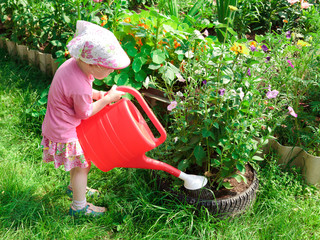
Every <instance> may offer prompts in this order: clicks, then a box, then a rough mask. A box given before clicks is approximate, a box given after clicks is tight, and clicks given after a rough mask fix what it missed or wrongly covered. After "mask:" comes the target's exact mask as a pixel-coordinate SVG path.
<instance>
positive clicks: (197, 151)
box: [193, 145, 206, 166]
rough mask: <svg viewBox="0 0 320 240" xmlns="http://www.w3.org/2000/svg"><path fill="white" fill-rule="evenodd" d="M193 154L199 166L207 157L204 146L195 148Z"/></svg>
mask: <svg viewBox="0 0 320 240" xmlns="http://www.w3.org/2000/svg"><path fill="white" fill-rule="evenodd" d="M193 154H194V156H195V158H196V161H197V164H198V165H199V166H201V165H202V160H203V159H204V158H205V156H206V152H205V151H204V150H203V148H202V146H200V145H198V146H196V147H195V149H194V151H193Z"/></svg>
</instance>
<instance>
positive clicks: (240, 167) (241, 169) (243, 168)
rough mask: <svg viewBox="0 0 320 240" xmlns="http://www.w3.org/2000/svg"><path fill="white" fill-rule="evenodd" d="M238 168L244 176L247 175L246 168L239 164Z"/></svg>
mask: <svg viewBox="0 0 320 240" xmlns="http://www.w3.org/2000/svg"><path fill="white" fill-rule="evenodd" d="M236 167H237V169H238V170H239V171H240V172H241V173H242V174H245V172H246V168H245V167H244V166H243V165H242V164H240V163H237V164H236Z"/></svg>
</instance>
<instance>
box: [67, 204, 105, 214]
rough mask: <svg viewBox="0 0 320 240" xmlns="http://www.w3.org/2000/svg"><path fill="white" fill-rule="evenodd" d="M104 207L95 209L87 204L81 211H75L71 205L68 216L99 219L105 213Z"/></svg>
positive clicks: (95, 207)
mask: <svg viewBox="0 0 320 240" xmlns="http://www.w3.org/2000/svg"><path fill="white" fill-rule="evenodd" d="M106 211H107V210H106V208H105V207H97V206H94V205H93V204H91V203H87V204H86V206H85V207H84V208H82V209H79V210H76V209H75V208H74V207H73V206H72V204H71V205H70V210H69V215H71V216H81V215H85V216H91V217H99V216H102V215H103V214H104V213H105V212H106Z"/></svg>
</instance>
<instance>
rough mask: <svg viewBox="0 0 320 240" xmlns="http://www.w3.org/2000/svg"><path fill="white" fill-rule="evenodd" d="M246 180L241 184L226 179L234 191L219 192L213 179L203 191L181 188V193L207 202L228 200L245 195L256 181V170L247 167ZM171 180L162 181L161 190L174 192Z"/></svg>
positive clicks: (224, 190) (222, 189)
mask: <svg viewBox="0 0 320 240" xmlns="http://www.w3.org/2000/svg"><path fill="white" fill-rule="evenodd" d="M191 174H195V173H191ZM244 176H245V178H246V179H247V183H245V182H243V181H241V182H240V183H239V182H238V181H237V180H236V179H234V178H226V179H225V182H229V183H230V184H231V185H232V186H233V188H232V189H226V188H224V187H221V188H220V189H219V190H216V187H217V186H216V185H215V184H213V183H212V182H210V180H211V178H208V184H207V186H205V188H204V189H201V190H196V191H194V190H187V189H185V188H181V190H180V191H181V193H183V194H185V195H188V196H193V197H201V199H205V200H213V199H214V198H215V199H226V198H230V197H233V196H236V195H239V194H240V193H243V192H244V191H246V190H247V189H248V188H249V187H250V186H251V184H252V183H253V180H254V170H253V168H252V167H251V166H250V165H246V172H245V174H244ZM170 180H171V179H165V180H164V179H162V180H161V181H160V188H163V190H166V191H169V192H172V191H173V190H172V181H170Z"/></svg>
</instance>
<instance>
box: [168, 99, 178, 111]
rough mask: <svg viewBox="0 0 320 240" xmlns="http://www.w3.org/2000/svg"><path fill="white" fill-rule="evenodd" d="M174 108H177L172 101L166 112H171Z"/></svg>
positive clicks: (175, 103)
mask: <svg viewBox="0 0 320 240" xmlns="http://www.w3.org/2000/svg"><path fill="white" fill-rule="evenodd" d="M176 107H177V102H176V101H172V102H171V103H170V104H169V105H168V107H167V109H168V111H172V110H173V109H175V108H176Z"/></svg>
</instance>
